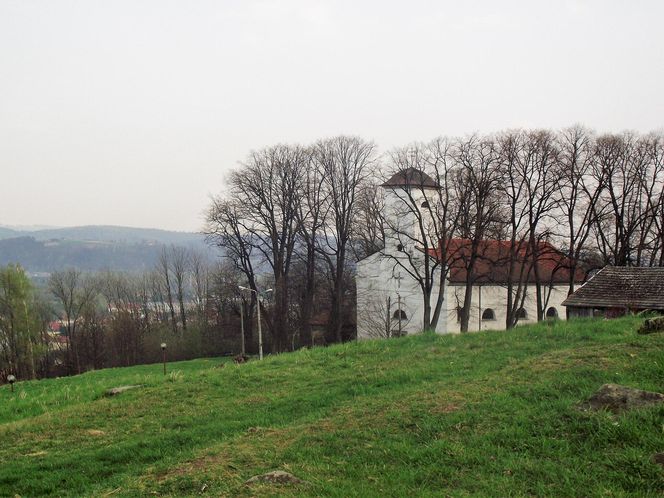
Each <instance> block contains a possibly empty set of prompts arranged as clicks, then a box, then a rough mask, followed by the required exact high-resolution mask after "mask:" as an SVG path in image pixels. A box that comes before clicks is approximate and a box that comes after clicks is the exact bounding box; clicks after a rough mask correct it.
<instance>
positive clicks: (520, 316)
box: [516, 308, 528, 320]
mask: <svg viewBox="0 0 664 498" xmlns="http://www.w3.org/2000/svg"><path fill="white" fill-rule="evenodd" d="M516 319H517V320H528V312H527V311H526V310H525V309H523V308H519V309H518V310H517V312H516Z"/></svg>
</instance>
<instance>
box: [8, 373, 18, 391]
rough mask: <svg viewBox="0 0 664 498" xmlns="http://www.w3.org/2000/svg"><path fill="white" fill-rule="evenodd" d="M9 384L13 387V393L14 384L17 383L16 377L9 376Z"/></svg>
mask: <svg viewBox="0 0 664 498" xmlns="http://www.w3.org/2000/svg"><path fill="white" fill-rule="evenodd" d="M7 382H9V385H10V386H12V392H14V382H16V377H14V376H13V375H8V376H7Z"/></svg>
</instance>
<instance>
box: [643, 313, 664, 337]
mask: <svg viewBox="0 0 664 498" xmlns="http://www.w3.org/2000/svg"><path fill="white" fill-rule="evenodd" d="M637 332H638V333H639V334H653V333H655V332H664V316H658V317H655V318H648V319H647V320H646V321H645V322H643V324H642V325H641V326H640V327H639V330H638V331H637Z"/></svg>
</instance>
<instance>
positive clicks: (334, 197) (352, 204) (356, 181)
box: [314, 136, 375, 342]
mask: <svg viewBox="0 0 664 498" xmlns="http://www.w3.org/2000/svg"><path fill="white" fill-rule="evenodd" d="M314 160H315V162H316V164H317V166H318V168H319V169H320V171H321V175H322V181H323V185H324V186H325V189H326V199H327V203H328V204H329V216H327V218H326V223H325V225H324V230H325V233H324V236H323V238H322V242H321V244H320V253H321V254H322V255H323V257H324V258H325V260H326V261H327V262H328V266H329V268H330V275H331V277H332V284H333V291H332V313H331V314H330V319H331V324H330V325H331V329H332V331H333V335H334V337H335V338H336V340H337V341H339V342H340V341H341V340H342V339H343V337H342V334H341V330H342V325H343V323H342V319H343V307H344V297H345V295H344V294H345V291H346V286H345V282H346V278H345V277H346V275H345V272H346V266H347V263H348V260H347V257H348V250H349V243H350V240H351V236H352V235H353V233H354V230H355V216H356V214H357V196H358V193H359V192H360V191H361V189H362V188H363V184H364V182H365V180H366V179H367V177H368V175H369V169H370V168H371V167H372V165H373V164H374V163H375V145H374V144H373V143H371V142H365V141H364V140H362V139H360V138H358V137H344V136H340V137H335V138H331V139H327V140H322V141H320V142H318V143H317V144H316V145H315V147H314Z"/></svg>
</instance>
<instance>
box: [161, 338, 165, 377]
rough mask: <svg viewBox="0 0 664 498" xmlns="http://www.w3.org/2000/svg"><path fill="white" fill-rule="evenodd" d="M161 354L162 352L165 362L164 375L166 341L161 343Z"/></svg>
mask: <svg viewBox="0 0 664 498" xmlns="http://www.w3.org/2000/svg"><path fill="white" fill-rule="evenodd" d="M161 354H162V361H163V363H164V375H166V343H165V342H162V343H161Z"/></svg>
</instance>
